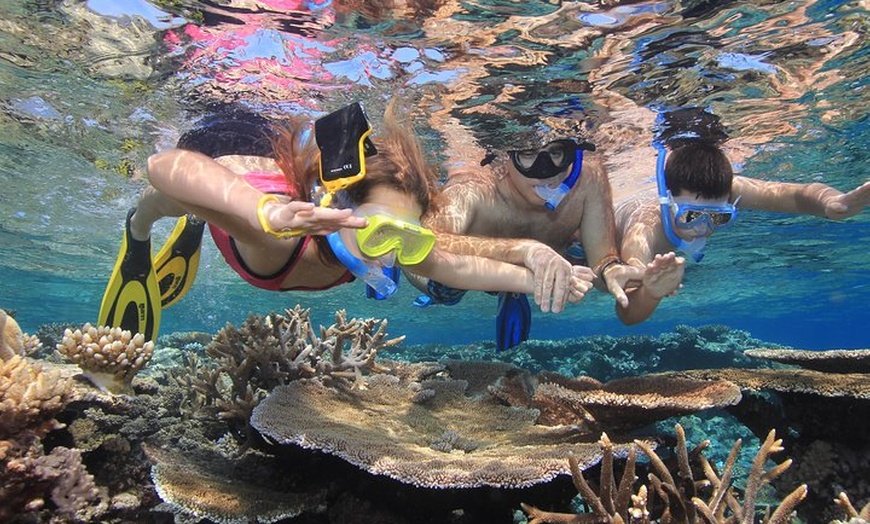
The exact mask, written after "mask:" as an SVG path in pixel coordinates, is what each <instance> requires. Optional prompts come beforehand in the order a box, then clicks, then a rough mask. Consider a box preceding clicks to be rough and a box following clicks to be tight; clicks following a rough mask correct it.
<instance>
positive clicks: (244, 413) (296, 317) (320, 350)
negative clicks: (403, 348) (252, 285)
mask: <svg viewBox="0 0 870 524" xmlns="http://www.w3.org/2000/svg"><path fill="white" fill-rule="evenodd" d="M404 338H405V337H403V336H402V337H397V338H393V339H389V338H388V337H387V321H386V320H378V319H373V318H370V319H365V320H361V319H348V318H347V313H346V312H345V311H344V310H341V311H338V312H336V314H335V323H334V324H332V325H331V326H329V327H322V326H321V327H320V333H319V336H318V334H317V332H316V331H315V329H314V328H313V326H312V325H311V320H310V316H309V310H307V309H303V308H302V307H300V306H298V305H297V306H296V307H295V308H293V309H288V310H286V313H285V314H284V315H278V314H272V315H268V316H266V317H258V316H254V315H252V316H250V317H249V318H248V319H247V320H246V321H245V323H244V324H243V325H242V327H241V328H238V329H237V328H235V327H234V326H232V325H227V326H226V327H225V328H223V329H222V330H221V331H220V332H219V333H218V334H217V336H215V338H214V340H213V341H212V343H211V344H209V346H208V347H207V348H206V354H207V355H208V356H209V357H210V359H211V360H212V361H213V363H212V364H204V363H202V362H200V361H199V360H198V359H189V360H188V366H189V368H188V372H187V373H183V374H179V375H176V376H175V377H174V378H175V381H176V383H177V384H178V385H180V386H181V387H184V388H188V389H192V390H193V391H195V392H196V395H195V396H187V397H185V399H184V403H185V404H186V406H183V408H186V409H188V410H189V412H190V411H193V412H200V413H205V414H208V415H213V414H216V415H217V416H219V417H221V418H223V419H225V420H227V421H229V422H230V425H231V426H233V429H235V430H238V431H240V432H242V433H244V440H246V441H247V440H249V439H250V437H251V433H250V427H249V426H248V419H249V417H250V414H251V411H252V410H253V409H254V407H255V406H256V405H257V404H258V403H259V402H260V401H261V400H262V399H263V397H264V396H265V395H266V393H268V392H269V391H271V390H272V389H274V388H275V387H277V386H280V385H283V384H287V383H289V382H291V381H294V380H298V379H302V378H317V379H319V380H322V381H323V382H325V383H328V384H335V385H348V386H356V387H362V386H363V380H362V377H363V375H364V373H366V372H371V371H377V370H380V369H381V368H380V367H379V366H378V365H377V364H376V363H375V357H376V356H377V353H378V351H379V350H380V349H382V348H385V347H389V346H393V345H396V344H398V343H399V342H401V341H402V340H404Z"/></svg>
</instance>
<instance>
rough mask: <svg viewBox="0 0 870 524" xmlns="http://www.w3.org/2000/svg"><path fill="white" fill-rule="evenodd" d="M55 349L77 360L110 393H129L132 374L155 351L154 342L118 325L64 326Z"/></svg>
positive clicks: (131, 389) (90, 376)
mask: <svg viewBox="0 0 870 524" xmlns="http://www.w3.org/2000/svg"><path fill="white" fill-rule="evenodd" d="M57 350H58V351H59V352H60V353H61V354H63V355H64V356H66V357H67V358H68V359H69V360H70V361H71V362H73V363H75V364H78V366H79V367H80V368H81V369H82V371H84V374H85V376H86V377H87V378H88V379H90V380H91V381H92V382H93V383H94V384H95V385H96V386H98V387H100V388H101V389H104V390H106V391H109V392H112V393H132V392H133V386H132V382H133V377H134V376H135V375H136V373H138V372H139V370H140V369H142V368H143V367H144V366H145V365H146V364H147V363H148V361H149V360H151V356H152V355H153V354H154V342H152V341H148V342H145V337H144V336H143V335H142V334H140V333H137V334H135V335H133V334H132V333H130V332H129V331H126V330H122V329H121V328H117V327H114V328H110V327H106V326H99V327H94V326H91V325H90V324H89V323H88V324H85V325H84V326H82V328H81V329H77V330H75V331H73V330H72V329H67V330H66V331H64V334H63V341H62V342H61V343H60V344H58V345H57Z"/></svg>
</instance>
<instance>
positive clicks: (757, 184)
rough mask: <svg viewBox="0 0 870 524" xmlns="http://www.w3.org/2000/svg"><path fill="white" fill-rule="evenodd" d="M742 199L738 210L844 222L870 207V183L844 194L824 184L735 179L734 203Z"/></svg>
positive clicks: (732, 190) (733, 188)
mask: <svg viewBox="0 0 870 524" xmlns="http://www.w3.org/2000/svg"><path fill="white" fill-rule="evenodd" d="M738 197H740V201H739V202H738V203H737V205H738V207H741V208H746V209H758V210H762V211H773V212H778V213H799V214H805V215H815V216H818V217H827V218H830V219H833V220H841V219H844V218H848V217H850V216H854V215H857V214H858V213H860V212H861V211H863V210H864V208H865V207H867V205H868V204H870V182H865V183H864V185H862V186H860V187H858V188H856V189H854V190H852V191H850V192H848V193H843V192H842V191H839V190H837V189H834V188H833V187H831V186H829V185H826V184H821V183H812V184H795V183H788V182H769V181H765V180H757V179H754V178H747V177H743V176H735V177H734V183H733V184H732V185H731V201H732V202H733V201H734V200H736V199H737V198H738Z"/></svg>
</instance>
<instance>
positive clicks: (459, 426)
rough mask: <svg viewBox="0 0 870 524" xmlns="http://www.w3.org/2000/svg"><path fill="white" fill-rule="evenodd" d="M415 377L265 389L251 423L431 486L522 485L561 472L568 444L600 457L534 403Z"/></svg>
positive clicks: (283, 438) (281, 439)
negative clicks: (540, 419)
mask: <svg viewBox="0 0 870 524" xmlns="http://www.w3.org/2000/svg"><path fill="white" fill-rule="evenodd" d="M401 366H402V365H401V364H400V363H394V367H397V368H400V367H401ZM416 378H418V377H413V376H411V377H410V378H409V379H405V380H402V379H400V378H398V377H397V376H396V375H394V374H378V375H372V376H369V377H367V380H366V383H365V387H364V388H359V387H358V388H354V389H351V388H346V387H345V388H330V387H327V386H325V385H324V384H323V383H321V382H320V381H317V380H305V381H296V382H293V383H291V384H288V385H286V386H282V387H279V388H276V389H275V390H274V391H273V392H272V393H271V394H270V395H269V396H268V397H267V398H266V399H264V400H263V401H262V402H261V403H260V404H259V405H258V406H257V408H256V409H255V410H254V413H253V415H252V417H251V424H252V425H253V426H254V427H255V428H256V429H257V430H258V431H260V432H261V433H262V434H263V435H264V436H265V437H267V438H268V439H269V440H271V441H274V442H277V443H281V444H296V445H299V446H301V447H303V448H307V449H316V450H320V451H324V452H327V453H331V454H335V455H337V456H340V457H342V458H343V459H345V460H347V461H348V462H350V463H352V464H355V465H357V466H359V467H361V468H363V469H365V470H366V471H369V472H370V473H373V474H379V475H387V476H389V477H391V478H394V479H397V480H399V481H401V482H405V483H409V484H412V485H415V486H422V487H430V488H470V487H476V486H496V487H511V488H517V487H525V486H530V485H533V484H536V483H541V482H546V481H549V480H551V479H553V478H554V477H555V476H556V475H560V474H567V473H568V470H567V467H566V465H565V464H564V460H563V457H564V456H565V454H566V453H568V451H569V450H573V452H574V453H575V454H576V456H577V460H578V462H579V463H580V464H582V465H583V466H584V467H586V466H589V465H591V464H594V463H595V462H597V461H598V460H599V459H600V456H601V455H600V451H599V450H598V449H597V446H595V445H594V444H592V443H587V444H586V445H583V444H580V443H579V442H580V441H582V440H583V438H582V437H583V435H582V434H581V433H580V432H578V431H577V430H576V429H575V428H572V427H570V426H560V427H546V426H540V425H536V424H535V420H536V419H537V416H538V413H537V411H536V410H532V409H525V408H520V407H509V406H504V405H501V404H500V403H498V402H495V401H494V400H493V399H491V398H486V397H479V396H475V397H469V396H467V395H466V391H465V388H466V382H464V381H460V380H454V379H450V378H444V377H441V378H432V379H423V380H419V381H418V380H415V379H416ZM617 447H618V448H619V449H620V450H622V449H623V445H619V446H617Z"/></svg>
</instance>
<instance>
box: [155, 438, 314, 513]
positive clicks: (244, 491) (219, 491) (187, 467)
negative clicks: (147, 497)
mask: <svg viewBox="0 0 870 524" xmlns="http://www.w3.org/2000/svg"><path fill="white" fill-rule="evenodd" d="M146 451H147V454H148V457H149V458H150V459H151V460H152V461H153V462H154V465H153V466H152V468H151V478H152V480H153V481H154V487H155V489H156V490H157V493H158V494H159V495H160V498H161V499H163V501H164V502H165V503H166V504H167V505H168V506H169V508H170V509H171V510H172V511H173V512H174V513H176V514H177V515H179V516H181V517H184V516H188V517H189V516H194V517H196V519H195V520H196V521H198V520H199V519H202V518H207V519H209V520H210V521H213V522H223V523H230V522H233V523H235V522H239V523H254V522H276V521H278V520H282V519H288V518H292V517H296V516H298V515H300V514H302V513H303V512H311V511H319V510H321V509H322V506H323V504H324V502H323V501H324V494H323V493H321V492H300V493H294V492H291V491H289V490H282V489H280V486H279V484H280V480H278V479H269V478H263V473H262V472H263V471H264V470H268V469H269V468H268V467H264V465H263V464H262V463H261V462H262V461H263V460H264V458H263V457H262V456H260V455H256V456H255V455H246V457H245V459H242V460H230V459H227V458H225V457H222V456H220V455H218V454H216V453H214V452H211V453H209V454H205V453H206V452H200V453H197V454H191V453H180V452H176V451H171V450H166V449H157V448H153V447H149V448H146ZM178 520H179V521H181V520H182V519H181V518H180V519H178ZM184 520H190V519H189V518H188V519H184Z"/></svg>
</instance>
